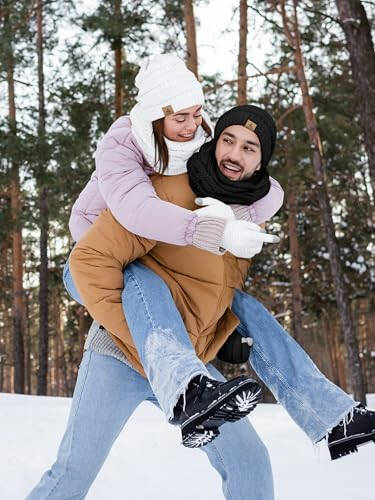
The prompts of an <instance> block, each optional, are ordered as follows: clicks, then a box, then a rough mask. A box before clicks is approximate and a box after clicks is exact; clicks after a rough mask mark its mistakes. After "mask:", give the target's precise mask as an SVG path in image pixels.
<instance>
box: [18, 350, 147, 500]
mask: <svg viewBox="0 0 375 500" xmlns="http://www.w3.org/2000/svg"><path fill="white" fill-rule="evenodd" d="M151 396H153V394H152V391H151V388H150V385H149V383H148V382H147V380H146V379H145V378H143V377H142V376H141V375H139V374H138V373H137V372H136V371H135V370H133V369H132V368H129V367H128V366H127V365H126V364H124V363H122V362H121V361H118V360H117V359H115V358H113V357H111V356H106V355H103V354H98V353H96V352H94V351H86V352H85V353H84V356H83V359H82V363H81V366H80V368H79V372H78V378H77V383H76V387H75V390H74V395H73V401H72V406H71V410H70V415H69V420H68V424H67V428H66V431H65V434H64V436H63V439H62V441H61V444H60V447H59V450H58V454H57V459H56V461H55V463H54V464H53V465H52V467H51V468H50V469H49V470H48V471H46V472H45V473H44V474H43V476H42V478H41V480H40V482H39V483H38V484H37V485H36V486H35V488H34V489H33V490H32V491H31V493H30V494H29V496H28V497H27V500H44V499H47V498H48V499H55V500H64V499H68V498H69V499H72V498H74V499H76V500H78V499H83V498H85V496H86V494H87V492H88V490H89V488H90V486H91V484H92V483H93V481H94V479H95V477H96V476H97V474H98V472H99V470H100V468H101V467H102V465H103V463H104V461H105V459H106V458H107V455H108V453H109V451H110V449H111V447H112V445H113V443H114V441H115V440H116V438H117V436H118V435H119V433H120V431H121V429H122V428H123V427H124V425H125V424H126V422H127V420H128V419H129V417H130V416H131V414H132V413H133V412H134V410H135V409H136V408H137V406H138V405H139V404H140V403H141V402H142V401H144V400H145V399H147V398H149V397H151Z"/></svg>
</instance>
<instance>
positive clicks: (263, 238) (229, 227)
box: [221, 220, 280, 259]
mask: <svg viewBox="0 0 375 500" xmlns="http://www.w3.org/2000/svg"><path fill="white" fill-rule="evenodd" d="M279 241H280V239H279V238H278V237H277V236H273V235H272V234H267V233H266V232H263V231H262V229H261V228H260V227H259V226H258V225H257V224H254V223H253V222H248V221H245V220H234V221H230V222H228V223H227V224H226V226H225V228H224V233H223V239H222V244H221V246H222V247H223V248H225V249H226V250H228V252H230V253H232V254H233V255H234V256H235V257H240V258H243V259H250V258H251V257H253V256H254V255H256V254H257V253H259V252H260V251H261V250H262V246H263V243H264V242H267V243H278V242H279Z"/></svg>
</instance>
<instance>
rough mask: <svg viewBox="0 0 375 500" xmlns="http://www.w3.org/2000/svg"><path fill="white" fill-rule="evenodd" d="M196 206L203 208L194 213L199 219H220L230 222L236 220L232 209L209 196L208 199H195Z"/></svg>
mask: <svg viewBox="0 0 375 500" xmlns="http://www.w3.org/2000/svg"><path fill="white" fill-rule="evenodd" d="M195 204H196V205H199V206H201V207H203V208H198V209H197V210H194V213H195V214H197V215H198V217H219V218H220V219H224V220H226V221H228V222H229V221H234V220H235V219H236V216H235V215H234V212H233V210H232V209H231V207H230V206H229V205H226V204H225V203H223V202H222V201H220V200H216V199H215V198H210V197H209V196H208V197H206V198H195Z"/></svg>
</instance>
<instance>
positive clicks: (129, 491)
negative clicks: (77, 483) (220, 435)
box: [0, 394, 375, 500]
mask: <svg viewBox="0 0 375 500" xmlns="http://www.w3.org/2000/svg"><path fill="white" fill-rule="evenodd" d="M70 403H71V399H69V398H54V397H42V396H22V395H14V394H0V422H1V426H0V498H1V500H20V499H21V498H24V497H25V496H26V494H27V493H28V492H29V491H30V489H31V488H32V487H33V486H34V485H35V483H36V482H37V481H38V480H39V478H40V476H41V474H42V473H43V471H44V470H45V469H46V468H48V467H49V465H50V464H51V463H52V462H53V460H54V458H55V455H56V451H57V447H58V444H59V442H60V439H61V436H62V434H63V432H64V429H65V424H66V420H67V416H68V412H69V407H70ZM369 406H370V407H372V408H373V407H375V395H371V396H370V397H369ZM250 419H251V421H252V423H253V424H254V426H255V428H256V429H257V431H258V433H259V434H260V436H261V437H262V439H263V440H264V442H265V443H266V445H267V447H268V449H269V451H270V455H271V460H272V466H273V471H274V478H275V490H276V500H301V499H302V498H303V499H304V500H316V499H321V500H326V499H329V500H353V499H354V498H355V499H358V500H373V499H374V497H375V495H374V486H373V483H372V480H373V478H372V474H373V472H374V462H375V448H374V446H373V444H372V443H371V444H368V445H366V446H363V447H362V448H361V449H360V452H359V453H356V454H353V455H350V456H348V457H345V458H342V459H340V460H337V461H334V462H331V461H330V459H329V455H328V451H327V448H326V446H325V445H323V446H321V447H320V457H318V456H317V454H316V453H314V449H313V446H312V444H311V442H310V441H309V439H308V438H307V437H306V436H305V435H304V434H303V433H302V431H301V430H299V429H298V428H297V427H296V425H295V424H294V422H293V421H292V420H291V419H290V417H289V416H288V415H287V414H286V412H285V410H284V409H283V408H282V407H280V406H279V405H265V404H263V405H259V406H258V408H257V409H256V410H255V412H254V413H253V414H252V415H251V416H250ZM227 425H230V424H227ZM250 452H251V450H249V453H250ZM220 483H221V481H220V478H219V476H218V474H217V473H216V471H215V470H214V469H212V468H211V467H210V466H209V463H208V460H207V458H206V455H205V454H204V453H202V452H201V451H199V450H190V449H186V448H184V447H183V446H181V445H180V444H179V431H178V429H176V428H174V427H172V426H170V425H168V424H167V423H166V421H165V419H164V417H163V415H162V414H161V412H160V411H158V410H157V409H156V408H155V407H153V406H152V405H151V404H149V403H143V404H142V405H141V406H140V407H139V408H138V410H137V411H136V413H135V414H134V415H133V417H132V419H131V420H130V422H129V423H128V424H127V426H126V427H125V429H124V431H123V432H122V434H121V435H120V437H119V438H118V440H117V441H116V443H115V445H114V446H113V448H112V451H111V453H110V455H109V457H108V459H107V461H106V463H105V465H104V467H103V469H102V470H101V472H100V474H99V476H98V477H97V479H96V481H95V483H94V484H93V486H92V488H91V490H90V492H89V495H88V496H87V498H88V499H89V500H92V499H97V500H104V499H120V498H127V499H130V500H149V499H153V500H159V499H160V500H191V499H193V498H194V500H219V499H223V495H222V492H221V484H220Z"/></svg>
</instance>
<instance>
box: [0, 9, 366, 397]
mask: <svg viewBox="0 0 375 500" xmlns="http://www.w3.org/2000/svg"><path fill="white" fill-rule="evenodd" d="M374 19H375V2H373V1H359V0H335V1H334V0H331V1H328V0H314V1H312V0H263V1H260V0H254V1H251V0H248V1H247V2H246V0H228V1H226V2H222V1H219V0H211V1H209V0H195V1H193V0H159V1H158V0H142V1H140V0H133V1H126V0H101V1H99V0H91V1H88V0H86V1H81V2H73V1H71V0H29V1H24V0H23V1H21V0H1V1H0V265H1V270H0V392H16V393H25V394H41V395H43V394H48V395H54V396H55V395H58V396H70V395H71V394H72V391H73V388H74V384H75V379H76V375H77V370H78V366H79V363H80V360H81V357H82V351H83V345H84V339H85V335H86V333H87V330H88V328H89V326H90V322H91V320H90V317H89V316H88V314H87V312H86V311H85V309H84V307H82V306H80V305H79V304H77V303H75V302H74V301H73V300H71V299H70V297H69V296H68V294H67V292H66V291H65V289H64V287H63V284H62V279H61V276H62V268H63V265H64V263H65V261H66V260H67V257H68V255H69V252H70V250H71V249H72V246H73V241H72V239H71V236H70V234H69V230H68V219H69V214H70V209H71V207H72V204H73V202H74V201H75V200H76V198H77V196H78V194H79V192H80V191H81V189H82V188H83V186H84V185H85V183H86V182H87V181H88V179H89V177H90V175H91V173H92V171H93V169H94V159H93V154H94V151H95V147H96V144H97V142H98V140H99V139H100V138H101V137H102V136H103V134H104V133H105V132H106V131H107V130H108V128H109V126H110V125H111V123H112V122H113V121H114V120H115V119H116V117H118V116H120V115H122V114H126V113H128V112H129V110H130V109H131V107H132V106H133V105H134V103H135V95H136V89H135V86H134V78H135V75H136V73H137V71H138V69H139V64H140V63H141V61H142V59H143V58H144V57H146V56H148V55H152V54H157V53H164V52H173V53H175V54H178V55H180V56H181V57H182V58H184V59H185V60H186V62H187V65H188V66H189V67H190V68H191V70H192V71H194V72H195V73H196V74H197V75H198V76H199V78H200V79H201V81H202V85H203V88H204V91H205V95H206V108H207V110H208V112H209V114H210V116H211V117H212V120H213V121H215V120H216V119H217V118H218V117H219V116H220V115H221V114H222V113H223V112H224V111H225V110H226V109H228V108H230V107H232V106H234V105H236V104H237V103H239V104H242V103H245V102H251V103H254V104H258V105H260V106H265V107H266V108H267V109H268V110H269V111H270V112H271V113H272V114H273V115H274V117H275V119H276V120H277V125H278V130H279V137H278V144H277V149H276V151H275V155H274V157H273V160H272V164H271V166H270V174H271V175H272V176H273V177H275V178H276V179H277V180H278V181H279V182H280V183H281V184H282V186H283V188H284V190H285V203H284V206H283V208H282V209H281V210H280V212H279V213H278V214H277V215H276V216H275V217H274V218H273V219H272V221H270V222H269V223H268V229H269V231H270V232H273V233H276V234H278V235H279V236H280V237H281V243H280V244H279V245H268V246H267V245H265V246H264V248H263V251H262V253H261V254H259V255H257V256H256V257H255V258H254V259H253V262H252V266H251V270H250V274H249V277H248V280H247V281H246V289H247V291H248V293H251V294H253V295H254V296H256V297H257V298H258V299H259V300H261V301H262V302H263V304H264V305H265V306H266V307H267V308H268V309H270V310H271V311H272V313H273V314H274V315H275V317H276V318H277V319H278V320H279V321H280V322H281V323H282V324H283V325H284V326H285V328H287V329H288V331H289V332H290V333H291V335H293V336H294V337H295V338H296V339H297V340H298V341H299V342H300V343H301V344H302V346H303V347H304V349H305V350H306V351H307V352H308V353H309V354H310V355H311V357H312V358H313V360H314V361H315V362H316V364H317V365H318V366H319V367H320V368H321V369H322V370H323V372H324V373H325V374H327V375H328V377H330V378H331V379H332V380H333V381H334V382H335V383H337V384H338V385H340V386H341V387H343V388H344V389H345V390H347V391H350V392H352V393H353V394H354V395H355V396H356V398H357V399H360V400H362V401H364V395H365V394H366V392H375V307H374V302H375V298H374V283H375V272H374V261H375V244H374V231H373V228H374V222H375V221H374V192H375V189H374V186H375V141H374V138H375V54H374V45H373V35H372V33H373V28H374ZM201 40H204V42H201ZM215 363H216V365H217V366H219V368H220V369H222V370H223V372H224V373H225V374H226V375H228V376H231V375H235V374H238V373H243V372H246V373H251V369H250V367H249V366H248V365H240V366H233V365H227V364H225V363H222V362H220V361H217V360H216V362H215ZM268 400H272V397H271V396H270V395H268Z"/></svg>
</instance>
